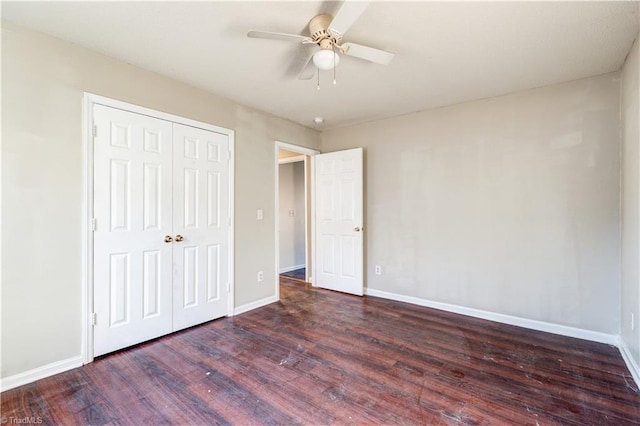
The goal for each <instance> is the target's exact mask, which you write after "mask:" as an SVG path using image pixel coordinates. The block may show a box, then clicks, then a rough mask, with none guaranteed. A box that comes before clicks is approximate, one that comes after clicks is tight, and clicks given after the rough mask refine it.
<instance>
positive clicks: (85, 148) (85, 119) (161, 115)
mask: <svg viewBox="0 0 640 426" xmlns="http://www.w3.org/2000/svg"><path fill="white" fill-rule="evenodd" d="M94 105H104V106H107V107H111V108H117V109H121V110H124V111H129V112H133V113H136V114H142V115H147V116H149V117H154V118H158V119H161V120H166V121H171V122H173V123H178V124H184V125H186V126H191V127H196V128H199V129H203V130H209V131H213V132H216V133H221V134H224V135H227V136H228V137H229V218H230V224H229V266H228V268H229V284H228V290H229V291H228V298H227V316H232V315H233V309H234V306H235V300H234V294H235V269H234V265H235V258H234V252H235V244H234V242H235V240H234V238H235V232H234V227H235V217H234V188H235V181H234V177H235V132H234V131H233V130H231V129H226V128H224V127H219V126H215V125H212V124H208V123H203V122H201V121H196V120H192V119H189V118H185V117H180V116H177V115H173V114H169V113H165V112H162V111H157V110H153V109H150V108H145V107H142V106H139V105H134V104H130V103H127V102H123V101H119V100H116V99H111V98H107V97H104V96H100V95H96V94H93V93H89V92H84V94H83V97H82V221H81V225H80V226H81V228H82V229H81V231H82V291H81V298H82V301H81V304H82V311H81V325H80V327H81V333H82V337H81V348H80V356H81V359H82V363H83V364H87V363H89V362H92V361H93V358H94V357H93V326H92V318H91V317H92V313H93V231H92V230H91V222H92V219H93V217H94V215H93V198H94V197H93V183H94V182H93V106H94Z"/></svg>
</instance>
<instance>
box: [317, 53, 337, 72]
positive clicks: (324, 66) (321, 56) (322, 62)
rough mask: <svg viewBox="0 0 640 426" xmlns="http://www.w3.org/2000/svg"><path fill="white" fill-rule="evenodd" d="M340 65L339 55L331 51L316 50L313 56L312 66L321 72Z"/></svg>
mask: <svg viewBox="0 0 640 426" xmlns="http://www.w3.org/2000/svg"><path fill="white" fill-rule="evenodd" d="M339 63H340V55H338V54H337V53H336V52H334V51H333V50H328V49H322V50H318V51H317V52H316V53H315V54H314V55H313V64H314V65H315V66H316V67H318V69H321V70H323V71H327V70H330V69H333V68H335V67H336V66H338V64H339Z"/></svg>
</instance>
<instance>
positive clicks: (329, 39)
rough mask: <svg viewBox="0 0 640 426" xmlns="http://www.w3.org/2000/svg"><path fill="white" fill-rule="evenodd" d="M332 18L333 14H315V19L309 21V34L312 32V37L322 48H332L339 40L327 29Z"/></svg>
mask: <svg viewBox="0 0 640 426" xmlns="http://www.w3.org/2000/svg"><path fill="white" fill-rule="evenodd" d="M332 20H333V16H331V15H328V14H323V15H317V16H314V17H313V19H311V21H309V34H311V39H312V40H313V41H314V42H316V43H318V44H319V45H320V47H321V48H322V49H331V47H332V46H333V45H334V44H335V43H336V41H337V40H336V38H335V37H334V36H333V35H331V34H329V32H328V31H327V28H329V25H330V24H331V21H332Z"/></svg>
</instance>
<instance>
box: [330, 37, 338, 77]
mask: <svg viewBox="0 0 640 426" xmlns="http://www.w3.org/2000/svg"><path fill="white" fill-rule="evenodd" d="M331 50H333V84H334V85H335V84H337V83H338V82H337V81H336V68H338V67H336V49H335V48H334V46H331Z"/></svg>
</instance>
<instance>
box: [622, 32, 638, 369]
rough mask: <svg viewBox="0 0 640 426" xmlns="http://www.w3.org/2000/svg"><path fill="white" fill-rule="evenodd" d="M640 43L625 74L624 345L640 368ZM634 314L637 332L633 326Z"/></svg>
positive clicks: (623, 181) (623, 205)
mask: <svg viewBox="0 0 640 426" xmlns="http://www.w3.org/2000/svg"><path fill="white" fill-rule="evenodd" d="M639 45H640V42H639V41H638V39H637V38H636V42H635V43H634V45H633V48H632V49H631V52H630V53H629V56H628V57H627V60H626V62H625V65H624V68H623V71H622V88H621V93H622V96H621V109H622V114H621V116H622V144H623V151H622V300H621V302H622V309H621V312H620V335H621V339H622V343H623V344H624V345H625V346H626V348H627V349H628V350H629V352H630V353H631V356H632V357H633V358H634V360H635V362H636V364H637V365H640V318H639V316H640V275H639V273H638V272H639V271H638V266H639V265H638V262H639V260H640V228H639V226H638V219H639V218H640V205H639V202H640V198H639V195H640V175H639V173H638V169H639V164H638V163H639V161H640V122H639V120H638V116H639V115H640V107H639V103H640V84H639V83H638V80H640V53H639V52H638V50H639V49H640V47H639ZM631 314H634V317H635V319H634V328H635V329H634V330H632V327H631Z"/></svg>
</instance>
